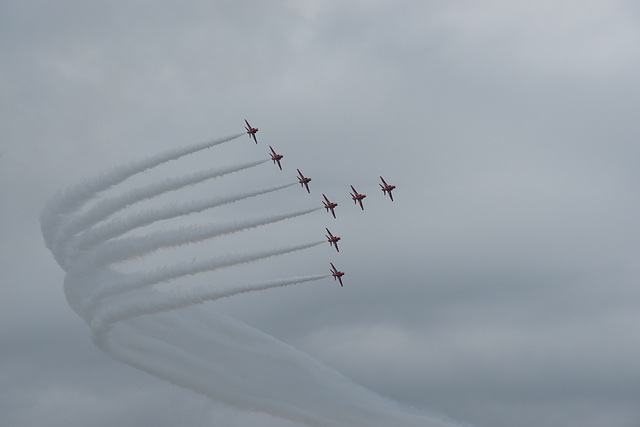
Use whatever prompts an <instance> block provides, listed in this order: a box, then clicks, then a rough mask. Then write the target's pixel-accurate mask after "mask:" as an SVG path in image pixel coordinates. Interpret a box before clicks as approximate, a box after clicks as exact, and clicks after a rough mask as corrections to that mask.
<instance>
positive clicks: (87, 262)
mask: <svg viewBox="0 0 640 427" xmlns="http://www.w3.org/2000/svg"><path fill="white" fill-rule="evenodd" d="M320 209H321V208H312V209H305V210H302V211H296V212H290V213H285V214H277V215H270V216H266V217H260V218H253V219H243V220H238V221H234V222H229V223H226V224H205V225H200V226H187V227H180V228H178V229H175V230H168V231H157V232H155V233H150V234H147V235H144V236H135V237H128V238H123V239H118V240H112V241H109V242H105V243H104V244H103V245H101V246H99V247H97V248H94V249H92V250H89V251H86V252H84V253H83V255H82V259H80V260H78V263H79V264H80V265H81V266H91V267H92V268H94V267H103V266H106V265H110V264H114V263H117V262H120V261H124V260H130V259H133V258H138V257H141V256H144V255H147V254H149V253H152V252H154V251H157V250H159V249H163V248H168V247H177V246H182V245H186V244H189V243H196V242H200V241H203V240H206V239H211V238H213V237H218V236H222V235H225V234H231V233H236V232H240V231H244V230H248V229H250V228H256V227H260V226H263V225H269V224H273V223H276V222H279V221H283V220H286V219H292V218H296V217H298V216H302V215H307V214H310V213H312V212H315V211H317V210H320Z"/></svg>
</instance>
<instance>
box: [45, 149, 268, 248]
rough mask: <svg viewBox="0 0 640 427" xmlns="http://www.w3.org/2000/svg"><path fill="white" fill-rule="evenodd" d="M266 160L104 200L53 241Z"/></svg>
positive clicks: (163, 181) (193, 176)
mask: <svg viewBox="0 0 640 427" xmlns="http://www.w3.org/2000/svg"><path fill="white" fill-rule="evenodd" d="M268 161H269V159H264V160H258V161H253V162H248V163H244V164H241V165H235V166H227V167H223V168H212V169H208V170H204V171H199V172H195V173H192V174H189V175H184V176H181V177H177V178H168V179H165V180H162V181H160V182H156V183H153V184H150V185H147V186H145V187H142V188H136V189H134V190H129V191H126V192H124V193H122V194H119V195H118V196H115V197H111V198H105V199H103V200H101V201H100V202H99V203H97V204H96V205H95V206H93V207H92V208H91V209H89V210H88V211H87V212H83V213H81V214H78V215H76V216H75V217H74V220H73V221H72V222H67V223H66V224H65V225H64V226H61V227H59V228H58V230H57V234H56V236H55V238H54V239H53V240H54V241H61V242H62V243H63V244H65V243H66V242H67V240H68V239H69V238H72V237H73V236H74V235H75V234H77V233H79V232H80V231H82V230H84V229H87V228H89V227H91V226H93V225H95V224H97V223H98V222H100V221H102V220H104V219H106V218H108V217H109V216H110V215H112V214H113V213H115V212H117V211H119V210H121V209H123V208H125V207H128V206H130V205H132V204H134V203H138V202H140V201H143V200H146V199H150V198H152V197H156V196H159V195H161V194H163V193H167V192H169V191H175V190H178V189H180V188H183V187H186V186H189V185H194V184H198V183H200V182H203V181H206V180H208V179H211V178H218V177H221V176H224V175H227V174H230V173H233V172H239V171H242V170H245V169H249V168H252V167H255V166H258V165H261V164H262V163H265V162H268Z"/></svg>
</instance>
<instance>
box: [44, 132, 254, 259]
mask: <svg viewBox="0 0 640 427" xmlns="http://www.w3.org/2000/svg"><path fill="white" fill-rule="evenodd" d="M242 135H244V132H243V133H239V134H236V135H231V136H227V137H224V138H220V139H214V140H211V141H205V142H201V143H199V144H194V145H190V146H186V147H181V148H177V149H175V150H169V151H165V152H164V153H160V154H157V155H155V156H152V157H148V158H146V159H142V160H139V161H137V162H132V163H129V164H127V165H124V166H120V167H118V168H114V169H112V170H111V171H109V172H107V173H105V174H103V175H100V176H98V177H96V178H93V179H86V180H83V181H82V183H81V184H79V185H77V186H75V187H72V188H69V189H67V190H65V191H60V192H58V193H57V194H56V195H55V197H53V198H52V199H51V200H50V201H49V203H47V205H46V206H45V208H44V209H43V211H42V213H41V214H40V229H41V231H42V235H43V237H44V240H45V244H46V245H47V247H48V248H49V249H50V250H51V252H52V254H53V256H54V258H56V261H58V262H60V261H59V260H58V257H57V255H58V250H57V248H54V247H52V245H53V244H55V241H54V238H55V236H54V234H53V233H55V232H56V231H57V230H58V229H59V227H64V223H65V218H64V216H65V215H67V214H69V213H71V212H74V211H77V210H78V209H80V208H81V207H82V206H83V205H84V204H85V203H87V202H88V201H89V200H91V199H92V198H94V197H96V196H97V195H98V194H99V193H100V192H102V191H104V190H107V189H108V188H110V187H113V186H115V185H117V184H119V183H121V182H123V181H125V180H126V179H127V178H130V177H132V176H133V175H136V174H138V173H140V172H144V171H145V170H148V169H151V168H153V167H156V166H158V165H161V164H163V163H166V162H169V161H171V160H176V159H179V158H180V157H184V156H186V155H188V154H192V153H195V152H198V151H201V150H204V149H207V148H211V147H213V146H216V145H219V144H222V143H225V142H229V141H232V140H234V139H236V138H239V137H241V136H242ZM61 267H62V268H64V266H63V265H61Z"/></svg>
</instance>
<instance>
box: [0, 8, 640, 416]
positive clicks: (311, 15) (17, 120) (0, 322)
mask: <svg viewBox="0 0 640 427" xmlns="http://www.w3.org/2000/svg"><path fill="white" fill-rule="evenodd" d="M0 52H1V55H2V61H0V200H1V201H0V214H1V218H2V221H0V236H1V238H0V280H1V286H2V298H0V342H1V346H0V424H1V425H3V426H5V425H6V426H18V425H19V426H42V425H49V426H85V425H93V426H113V425H119V426H160V427H162V426H175V425H190V426H194V425H195V426H211V425H215V426H218V425H220V426H238V427H239V426H246V425H263V426H273V427H289V426H300V425H302V424H298V423H294V422H292V421H286V420H280V419H277V418H274V417H272V416H269V415H266V414H262V413H252V412H246V411H243V410H240V409H237V408H235V407H232V406H228V405H223V404H222V403H220V402H218V401H212V400H210V399H208V398H206V397H203V396H201V395H199V394H196V393H194V392H192V391H190V390H186V389H183V388H180V387H176V386H174V385H171V384H169V383H168V382H165V381H163V380H160V379H158V378H155V377H153V376H151V375H148V374H147V373H144V372H142V371H140V370H137V369H134V368H132V367H130V366H127V365H126V364H123V363H120V362H118V361H115V360H113V359H111V358H110V357H108V356H107V355H105V354H104V353H103V352H101V351H100V350H99V349H98V348H96V347H95V346H94V345H93V343H92V340H91V333H90V330H89V328H88V327H87V325H86V324H85V323H84V321H83V320H82V319H81V318H80V317H78V316H77V315H76V313H75V312H74V311H73V310H72V309H71V308H70V306H69V304H68V302H67V300H66V298H65V292H64V288H63V283H64V279H65V272H64V271H63V269H62V268H61V267H60V266H59V265H58V264H57V263H56V261H55V260H54V258H53V256H52V254H51V253H50V252H49V250H48V249H47V248H46V246H45V243H44V241H43V236H42V233H41V230H40V221H39V216H40V212H41V211H42V209H43V208H44V207H45V204H46V202H47V200H49V199H50V198H51V197H52V196H54V194H56V192H57V191H59V190H62V189H64V188H67V187H70V186H73V185H76V184H78V183H81V182H83V180H84V179H85V178H87V177H92V176H94V175H96V174H97V173H98V172H100V171H106V170H109V169H110V168H112V167H115V166H118V165H122V164H127V163H128V162H130V161H132V160H137V159H140V158H143V157H145V156H152V155H155V154H156V153H160V152H163V151H165V150H170V149H175V148H179V147H183V146H186V145H189V144H193V143H198V142H200V141H205V140H208V139H213V138H219V137H223V136H226V135H232V134H235V133H239V132H241V131H242V130H243V126H244V123H243V119H244V118H248V119H249V121H250V122H251V124H252V125H254V126H257V127H259V128H260V132H259V133H258V140H259V144H258V145H257V146H256V145H255V144H253V142H251V141H249V140H248V138H246V137H244V136H243V137H241V138H240V139H236V140H234V141H232V142H230V143H227V144H225V145H224V146H221V147H219V148H218V147H215V148H213V149H211V150H209V151H207V152H201V153H198V154H195V155H192V156H189V157H187V158H184V159H181V160H180V162H178V163H177V164H176V165H175V166H173V168H172V167H171V166H168V167H167V168H166V169H163V170H160V171H159V172H154V173H156V175H153V173H150V174H148V176H147V178H146V179H147V180H149V181H152V180H154V179H164V178H168V177H171V176H174V175H180V174H184V173H187V172H193V171H197V170H202V169H206V168H208V167H211V166H224V165H229V164H239V163H241V162H243V161H252V160H256V159H260V158H268V157H267V148H268V145H273V146H274V148H275V149H276V150H277V151H278V152H281V153H282V154H284V155H285V158H284V160H283V167H284V171H282V172H280V171H278V170H277V168H275V167H274V166H273V165H270V164H264V165H261V166H258V167H256V168H253V169H252V170H251V171H249V172H247V173H246V174H243V175H241V176H240V177H236V178H230V179H229V181H226V185H223V186H221V187H216V188H220V190H218V191H221V192H225V191H226V192H233V191H235V188H236V186H237V187H238V188H240V187H243V189H244V190H246V188H245V186H247V185H250V184H251V183H256V182H257V183H258V184H259V185H262V184H263V182H266V183H267V184H265V185H277V184H280V183H283V182H289V181H290V182H295V168H300V169H301V170H302V171H303V172H304V173H305V174H306V175H309V176H311V177H312V178H313V181H312V183H311V189H312V194H311V195H308V194H306V192H303V191H302V190H301V189H300V188H290V189H286V190H283V191H281V192H278V193H277V194H274V195H272V196H264V197H263V198H259V199H256V200H254V201H251V202H249V203H248V204H247V205H243V206H245V207H243V206H230V207H226V208H225V209H226V210H220V211H218V214H219V215H220V216H225V215H227V216H229V217H234V216H235V215H239V214H241V213H242V214H244V213H246V211H247V210H249V211H251V213H254V214H255V213H263V212H264V214H267V212H269V213H273V212H276V211H278V210H280V211H282V210H284V211H290V210H295V209H301V208H305V207H309V206H311V207H313V206H320V197H321V194H322V193H326V194H327V195H328V196H330V197H332V198H334V199H336V201H338V202H339V203H340V206H339V207H338V208H337V210H336V213H337V214H338V219H337V220H334V219H333V218H331V217H329V216H328V215H326V214H325V213H324V211H321V212H317V213H314V214H312V215H309V216H307V217H305V218H302V219H299V220H292V221H289V222H284V223H281V224H278V225H276V226H274V227H273V228H272V229H270V230H271V232H269V231H264V232H263V231H256V232H255V233H254V234H251V233H250V234H247V235H242V236H241V237H238V238H233V237H230V236H229V237H227V238H226V240H222V241H220V242H221V243H224V248H229V250H232V249H233V250H234V251H238V250H239V251H242V250H246V249H247V246H248V247H249V249H253V248H254V246H255V247H266V248H269V247H270V246H277V245H278V244H280V243H287V242H292V241H295V242H297V243H300V241H301V240H300V239H302V240H303V241H307V240H308V239H307V238H309V239H311V240H313V239H314V238H315V236H316V235H317V238H318V239H323V236H324V228H325V227H327V226H329V227H330V228H331V229H332V231H333V232H334V233H335V234H338V235H340V236H342V240H341V242H340V244H341V247H340V249H341V251H340V254H336V253H335V252H332V251H333V249H331V248H329V246H328V244H327V245H323V246H320V247H317V248H313V249H310V250H308V251H305V252H304V253H302V254H296V255H295V256H294V257H292V258H287V257H282V258H278V259H274V260H269V261H267V262H265V263H264V265H263V266H262V267H260V266H251V265H250V266H247V267H246V269H244V270H243V271H242V273H238V276H237V277H238V280H242V279H243V278H245V277H249V278H251V280H256V279H261V278H262V276H261V274H265V275H266V274H267V273H266V272H264V273H262V272H263V271H268V273H269V274H275V273H278V274H281V275H282V276H281V277H289V276H291V275H298V274H300V275H305V274H309V275H313V274H324V273H327V271H328V269H327V267H328V264H329V261H333V262H335V263H336V265H337V267H338V268H340V269H341V270H344V271H345V272H346V273H347V274H346V275H345V276H344V282H345V287H344V288H340V287H339V286H337V284H336V283H334V281H333V280H331V279H330V278H327V279H323V280H321V281H317V282H313V283H312V284H308V283H303V284H299V285H297V286H294V287H287V288H282V289H275V290H272V291H268V292H258V293H253V294H248V295H245V296H238V297H234V298H229V299H227V300H221V301H215V302H211V303H208V304H206V305H204V306H203V308H204V309H205V310H210V311H212V312H215V313H219V314H221V315H224V316H229V317H233V318H235V319H239V320H240V321H242V322H244V323H246V324H248V325H250V326H251V327H254V328H257V329H259V330H261V331H262V332H264V333H266V334H268V335H271V336H273V337H275V338H277V339H278V340H280V341H282V342H284V343H286V344H288V345H291V346H293V347H295V348H297V349H298V350H299V351H300V352H303V353H306V354H307V355H309V356H310V357H312V358H314V359H316V360H317V361H319V362H320V363H322V364H324V365H325V366H328V367H330V368H332V369H335V370H337V371H339V372H340V373H342V374H343V375H344V376H346V377H348V378H350V379H351V380H353V382H355V383H357V384H360V385H362V386H364V387H366V388H368V389H370V390H373V391H375V392H376V393H378V394H380V395H382V396H385V397H388V398H390V399H393V400H394V401H396V402H399V403H400V404H401V405H406V406H410V407H413V409H412V410H416V411H425V412H429V413H437V414H443V416H447V417H449V418H450V419H453V420H456V421H457V422H460V423H461V424H465V423H466V424H468V425H474V426H487V427H488V426H492V427H493V426H514V425H517V426H524V427H528V426H540V425H557V426H581V427H585V426H586V427H590V426H603V425H607V426H609V425H616V426H623V427H624V426H629V427H631V426H637V425H639V424H640V409H638V406H637V402H638V399H639V398H640V371H639V370H638V367H637V361H638V360H640V314H639V311H638V309H637V307H638V304H639V303H640V287H639V286H638V277H639V275H640V274H639V273H640V228H639V227H638V226H637V218H638V216H639V214H640V201H639V200H638V192H637V185H638V183H639V182H640V169H638V167H637V161H638V158H640V145H638V143H637V142H638V135H640V124H639V123H640V122H638V120H637V112H638V111H640V109H639V107H640V105H639V101H638V100H639V99H640V93H639V92H640V81H639V79H638V75H640V8H639V7H638V6H637V5H636V4H635V3H634V2H631V1H614V0H610V1H604V0H602V1H597V0H588V1H572V0H560V1H558V0H554V1H550V0H549V1H547V0H543V1H538V2H509V1H505V0H492V1H485V2H471V1H459V2H449V1H417V0H416V1H413V0H407V1H385V0H376V1H340V2H331V1H319V0H299V1H296V0H280V1H275V0H274V1H246V2H232V1H196V0H194V1H182V2H168V1H154V2H151V1H134V2H130V1H108V2H86V1H76V0H60V1H56V2H50V1H38V0H33V1H13V0H5V1H3V2H1V3H0ZM379 175H382V176H384V177H385V178H386V179H387V180H388V181H389V182H390V183H392V184H395V185H397V189H396V190H395V192H394V198H395V201H394V202H393V203H391V202H390V201H389V200H388V199H385V198H383V196H382V192H381V191H380V189H379V187H378V184H377V182H378V179H379V178H378V176H379ZM283 177H286V178H283ZM350 184H351V185H354V186H355V187H356V188H357V189H358V190H359V191H360V192H363V193H367V194H368V197H367V199H366V200H365V207H366V210H365V211H364V212H362V211H360V210H359V209H358V208H356V207H355V206H354V205H353V203H351V200H349V195H348V191H349V187H348V186H349V185H350ZM125 188H126V187H125ZM185 191H187V192H186V193H182V195H181V196H180V197H181V198H180V201H184V199H183V198H182V197H183V196H184V197H186V198H189V199H190V198H192V197H193V198H202V197H205V196H207V195H209V194H208V193H209V192H210V191H211V189H210V188H208V187H206V186H197V187H194V188H192V189H189V190H185ZM116 192H117V190H116ZM210 215H211V218H213V214H210ZM274 233H275V234H274ZM274 235H275V236H276V240H277V242H274V241H273V240H274V238H273V236H274ZM304 239H307V240H304ZM194 256H205V254H195V255H194ZM155 262H164V261H163V260H162V259H159V260H155ZM157 266H158V265H157V264H156V267H157ZM262 268H263V269H264V270H263V269H262ZM274 272H275V273H274ZM235 274H236V273H228V274H227V276H221V277H224V278H225V280H231V281H232V280H235V279H236V276H235ZM265 278H266V277H265ZM269 278H271V276H270V277H269ZM190 280H193V281H195V282H198V283H200V282H202V281H203V280H206V279H203V278H198V277H197V276H194V277H193V279H190ZM185 284H186V285H188V282H185ZM185 284H183V286H184V285H185ZM278 386H279V385H278V384H277V383H275V384H274V387H275V388H277V387H278Z"/></svg>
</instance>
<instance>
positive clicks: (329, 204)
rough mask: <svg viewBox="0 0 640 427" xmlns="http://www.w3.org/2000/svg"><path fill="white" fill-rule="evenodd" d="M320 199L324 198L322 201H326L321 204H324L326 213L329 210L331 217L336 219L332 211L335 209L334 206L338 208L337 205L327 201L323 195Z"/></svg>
mask: <svg viewBox="0 0 640 427" xmlns="http://www.w3.org/2000/svg"><path fill="white" fill-rule="evenodd" d="M322 197H324V199H325V200H326V202H322V203H324V208H325V209H326V210H327V212H329V209H331V213H332V214H333V217H334V218H335V217H336V213H335V211H334V209H335V208H336V206H338V204H337V203H333V202H330V201H329V199H327V196H325V195H324V194H323V195H322Z"/></svg>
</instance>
